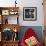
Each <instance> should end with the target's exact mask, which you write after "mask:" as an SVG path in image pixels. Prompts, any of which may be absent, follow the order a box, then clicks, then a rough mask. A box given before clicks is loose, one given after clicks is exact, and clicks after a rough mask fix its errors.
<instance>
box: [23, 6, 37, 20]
mask: <svg viewBox="0 0 46 46" xmlns="http://www.w3.org/2000/svg"><path fill="white" fill-rule="evenodd" d="M23 20H24V21H35V20H37V8H36V7H23Z"/></svg>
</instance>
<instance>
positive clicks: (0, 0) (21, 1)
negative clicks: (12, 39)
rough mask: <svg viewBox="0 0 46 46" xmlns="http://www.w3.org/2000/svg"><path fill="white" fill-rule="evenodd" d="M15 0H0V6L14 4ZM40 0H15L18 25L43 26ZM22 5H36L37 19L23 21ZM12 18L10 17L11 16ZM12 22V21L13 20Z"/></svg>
mask: <svg viewBox="0 0 46 46" xmlns="http://www.w3.org/2000/svg"><path fill="white" fill-rule="evenodd" d="M14 1H15V0H9V1H8V0H0V7H4V6H5V7H10V6H15V3H14ZM42 2H43V1H42V0H33V1H32V0H17V3H18V4H17V6H19V15H20V16H19V24H20V26H43V24H44V23H43V17H44V16H43V6H42ZM23 7H37V20H36V21H24V20H23ZM11 18H12V17H11ZM13 22H14V21H13Z"/></svg>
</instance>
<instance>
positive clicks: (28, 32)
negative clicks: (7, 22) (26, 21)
mask: <svg viewBox="0 0 46 46" xmlns="http://www.w3.org/2000/svg"><path fill="white" fill-rule="evenodd" d="M32 36H33V37H35V38H36V40H37V43H36V44H35V45H34V46H41V44H40V42H39V41H38V39H37V35H36V33H35V32H34V31H33V29H31V28H28V29H27V30H26V32H25V34H24V37H23V38H22V42H21V46H27V44H26V42H25V40H26V39H29V38H30V37H32ZM30 46H31V45H30Z"/></svg>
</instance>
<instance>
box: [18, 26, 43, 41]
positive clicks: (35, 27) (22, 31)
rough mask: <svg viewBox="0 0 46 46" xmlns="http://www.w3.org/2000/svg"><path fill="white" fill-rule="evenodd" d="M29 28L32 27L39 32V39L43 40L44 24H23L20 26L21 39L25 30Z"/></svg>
mask: <svg viewBox="0 0 46 46" xmlns="http://www.w3.org/2000/svg"><path fill="white" fill-rule="evenodd" d="M28 28H32V29H33V30H34V31H35V32H36V33H37V36H38V39H39V41H40V42H43V33H42V32H43V30H42V26H21V27H20V31H19V39H20V41H21V40H22V38H23V35H24V33H25V31H26V30H27V29H28Z"/></svg>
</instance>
